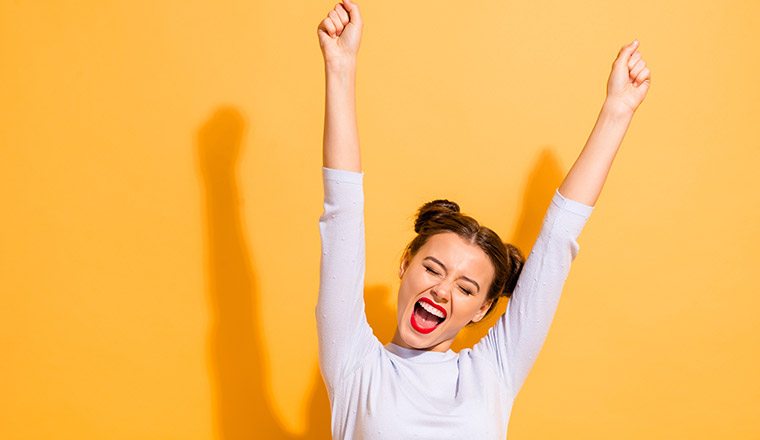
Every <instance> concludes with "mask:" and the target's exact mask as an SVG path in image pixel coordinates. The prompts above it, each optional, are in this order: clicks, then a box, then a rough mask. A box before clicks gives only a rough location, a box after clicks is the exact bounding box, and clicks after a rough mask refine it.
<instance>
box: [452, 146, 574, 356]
mask: <svg viewBox="0 0 760 440" xmlns="http://www.w3.org/2000/svg"><path fill="white" fill-rule="evenodd" d="M563 177H564V175H563V173H562V170H561V169H560V166H559V162H558V161H557V157H556V156H555V155H554V153H553V152H552V151H551V149H550V148H549V147H543V149H542V150H541V154H540V155H539V156H538V160H536V163H535V165H533V170H532V171H531V173H530V175H529V176H528V181H527V183H526V184H525V192H524V193H523V201H522V210H521V211H520V218H519V219H518V221H517V224H516V225H515V230H514V231H513V232H512V236H511V238H508V236H507V235H506V234H505V235H501V234H500V236H501V238H502V240H505V241H508V242H509V243H511V244H513V245H515V246H517V248H518V249H520V251H521V252H522V253H523V255H524V256H525V257H527V256H528V254H530V250H531V249H532V248H533V244H534V243H535V242H536V238H538V233H539V232H540V230H541V223H542V222H543V220H544V215H545V214H546V210H547V209H548V208H549V203H551V200H552V197H553V196H554V190H556V189H557V188H559V185H560V184H561V183H562V179H563ZM486 226H488V225H486ZM495 307H496V308H495V309H494V310H492V311H491V313H490V314H489V315H488V317H487V318H486V319H483V320H482V321H480V322H479V323H477V324H472V325H470V326H468V327H465V329H464V331H462V332H460V333H459V335H458V336H457V339H456V340H454V343H453V344H451V348H452V350H454V351H459V350H461V349H463V348H472V346H473V345H475V344H476V343H477V342H478V341H480V340H481V339H482V338H483V337H484V336H485V335H486V334H487V333H488V330H489V329H490V328H491V327H493V325H494V324H496V321H497V320H498V319H499V317H500V316H501V315H503V314H504V312H505V311H506V309H507V301H506V300H505V299H504V298H502V299H501V300H500V301H499V302H498V303H496V306H495Z"/></svg>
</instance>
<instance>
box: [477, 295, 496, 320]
mask: <svg viewBox="0 0 760 440" xmlns="http://www.w3.org/2000/svg"><path fill="white" fill-rule="evenodd" d="M491 304H493V300H490V301H486V302H485V303H484V304H483V306H482V307H481V308H480V310H478V313H476V314H475V316H473V317H472V322H479V321H480V320H481V319H483V317H484V316H486V313H488V309H490V308H491Z"/></svg>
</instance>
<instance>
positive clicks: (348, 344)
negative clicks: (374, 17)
mask: <svg viewBox="0 0 760 440" xmlns="http://www.w3.org/2000/svg"><path fill="white" fill-rule="evenodd" d="M362 27H363V21H362V17H361V13H360V12H359V6H358V5H357V4H356V3H354V2H353V1H352V0H344V2H343V3H338V4H337V5H336V6H335V9H334V10H331V11H330V12H329V13H328V16H327V18H325V19H324V20H323V21H322V22H321V23H320V24H319V27H318V30H317V33H318V35H319V43H320V47H321V49H322V54H323V56H324V60H325V75H326V107H325V130H324V139H323V142H324V150H323V168H322V172H323V182H324V192H325V194H324V196H325V198H324V213H323V214H322V216H321V217H320V219H319V228H320V233H321V237H322V256H321V264H320V266H321V267H320V285H319V299H318V301H317V308H316V318H317V330H318V334H319V365H320V369H321V372H322V377H323V378H324V381H325V384H326V386H327V391H328V395H329V398H330V404H331V411H332V435H333V438H340V439H344V438H352V439H353V438H361V439H406V438H410V439H411V438H419V439H436V440H440V439H504V438H506V435H507V423H508V421H509V415H510V412H511V410H512V404H513V402H514V399H515V397H516V395H517V393H518V391H519V390H520V387H521V386H522V384H523V382H524V381H525V378H526V376H527V375H528V372H529V371H530V369H531V367H532V366H533V363H534V361H535V359H536V357H537V356H538V352H539V351H540V350H541V347H542V345H543V343H544V340H545V338H546V334H547V332H548V330H549V326H550V324H551V321H552V319H553V317H554V312H555V310H556V307H557V303H558V301H559V296H560V293H561V291H562V286H563V284H564V282H565V279H566V278H567V274H568V271H569V270H570V264H571V262H572V261H573V259H574V258H575V256H576V255H577V253H578V249H579V246H578V243H577V241H576V239H577V238H578V236H579V235H580V233H581V230H582V229H583V226H584V225H585V223H586V221H587V220H588V218H589V215H590V214H591V212H592V210H593V206H594V204H595V203H596V201H597V198H598V197H599V193H600V192H601V190H602V186H603V185H604V181H605V179H606V177H607V173H608V172H609V170H610V166H611V165H612V161H613V159H614V157H615V154H616V152H617V150H618V148H619V147H620V144H621V142H622V140H623V136H624V135H625V132H626V130H627V128H628V126H629V124H630V122H631V119H632V118H633V114H634V112H635V110H636V109H637V108H638V106H639V105H640V104H641V102H642V100H643V99H644V96H645V95H646V93H647V91H648V89H649V85H650V79H651V76H650V72H649V69H648V68H647V67H646V63H645V62H644V60H642V58H641V53H640V52H638V51H637V50H636V49H637V47H638V41H634V42H632V43H630V44H627V45H625V46H623V47H622V48H621V49H620V52H619V53H618V55H617V58H616V60H615V62H614V63H613V65H612V72H611V73H610V77H609V80H608V82H607V97H606V99H605V101H604V104H603V105H602V109H601V111H600V113H599V116H598V119H597V121H596V124H595V125H594V128H593V130H592V132H591V135H590V136H589V138H588V141H587V142H586V145H585V146H584V148H583V150H582V151H581V153H580V155H579V157H578V159H577V160H576V162H575V163H574V164H573V166H572V168H571V169H570V171H569V173H568V174H567V176H566V177H565V179H564V181H563V182H562V184H561V185H560V187H559V188H558V189H557V190H556V191H555V194H554V197H553V199H552V201H551V204H550V206H549V208H548V210H547V212H546V215H545V217H544V221H543V224H542V226H541V231H540V233H539V236H538V238H537V240H536V243H535V245H534V246H533V249H532V251H531V253H530V255H529V256H528V258H527V261H525V262H524V264H523V257H522V255H521V254H520V252H519V251H518V250H517V249H516V248H514V247H512V246H511V245H508V244H504V243H502V241H501V240H500V239H499V237H498V235H496V234H495V233H494V232H493V231H491V230H490V229H488V228H486V227H484V226H481V225H480V224H478V222H477V221H475V220H474V219H472V218H471V217H468V216H465V215H463V214H462V213H460V212H459V207H458V206H457V205H456V204H455V203H453V202H449V201H446V200H436V201H433V202H430V203H427V204H425V205H424V206H422V207H421V208H420V210H419V212H418V215H417V219H416V222H415V231H416V232H417V233H418V235H417V237H416V238H415V239H414V240H412V242H411V243H409V245H408V246H407V247H406V251H405V253H404V256H403V257H402V261H401V265H400V268H399V277H400V279H401V284H400V287H399V292H398V327H397V330H396V333H395V335H394V337H393V340H392V342H390V343H389V344H387V345H385V346H383V345H382V344H381V343H380V342H379V341H378V340H377V339H376V338H375V337H374V335H373V334H372V329H371V328H370V327H369V325H368V324H367V320H366V318H365V314H364V300H363V296H362V294H363V287H364V286H363V284H364V218H363V190H362V179H363V175H364V174H363V173H362V171H361V164H360V159H359V137H358V131H357V126H356V114H355V99H354V97H355V90H354V89H355V78H356V76H355V74H356V62H357V53H358V50H359V44H360V40H361V33H362ZM513 291H514V293H513ZM501 296H506V297H510V300H509V302H508V304H507V309H506V312H505V313H504V315H502V316H501V317H500V318H499V320H498V322H497V323H496V324H495V325H494V326H493V327H492V328H491V329H490V331H489V332H488V335H487V336H486V337H484V338H483V339H482V340H480V341H479V342H478V343H477V344H476V345H475V346H474V347H473V348H472V349H465V350H462V351H460V352H459V353H455V352H453V351H452V350H450V349H449V347H450V346H451V343H452V341H453V340H454V337H455V336H456V335H457V333H458V332H459V331H460V330H461V329H462V328H463V327H464V326H465V325H467V324H469V323H471V322H477V321H480V320H481V319H482V318H483V317H484V316H485V315H486V314H487V313H488V312H489V311H490V310H491V309H492V308H493V305H494V303H495V302H496V301H497V300H498V298H499V297H501Z"/></svg>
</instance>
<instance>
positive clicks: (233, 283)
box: [196, 107, 562, 440]
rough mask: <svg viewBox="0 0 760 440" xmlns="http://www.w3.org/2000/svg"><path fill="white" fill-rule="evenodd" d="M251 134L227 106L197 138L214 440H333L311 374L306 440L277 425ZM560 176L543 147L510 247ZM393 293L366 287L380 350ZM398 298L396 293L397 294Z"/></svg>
mask: <svg viewBox="0 0 760 440" xmlns="http://www.w3.org/2000/svg"><path fill="white" fill-rule="evenodd" d="M245 132H246V127H245V121H244V119H243V116H242V115H241V113H240V112H239V111H238V110H237V109H235V108H233V107H222V108H219V109H217V110H216V112H214V114H213V115H212V116H211V117H210V118H209V119H208V120H207V121H206V122H205V123H204V124H203V126H201V128H200V129H199V130H198V133H197V145H196V147H197V155H198V156H197V158H198V164H199V166H200V175H201V180H202V182H201V183H202V188H203V194H204V195H203V197H204V204H203V231H204V235H205V237H204V238H205V241H204V243H205V255H206V260H205V267H206V282H207V285H206V292H207V294H208V296H207V298H208V307H209V313H210V320H209V325H210V328H209V338H208V347H207V349H208V352H207V353H208V354H207V358H208V360H209V377H210V383H211V398H212V408H213V415H212V417H213V421H212V424H213V426H214V429H215V437H216V438H219V439H222V440H231V439H252V438H265V439H273V440H279V439H285V440H288V439H303V440H312V439H313V440H317V439H320V440H329V439H330V405H329V401H328V398H327V393H326V390H325V387H324V384H323V382H322V377H321V375H320V373H319V367H318V366H315V367H314V373H313V376H314V377H313V380H312V383H313V386H312V389H311V390H310V391H309V400H308V402H309V406H308V407H309V408H310V415H309V421H308V424H307V431H306V433H305V434H304V435H302V436H297V435H294V434H291V433H289V432H288V431H287V430H286V429H285V427H284V426H283V425H282V423H280V421H279V419H278V417H277V415H276V413H275V411H274V410H273V408H274V404H273V402H272V401H271V399H270V394H269V392H268V390H267V383H268V380H269V372H268V371H267V365H268V364H267V356H266V352H265V347H264V340H263V334H262V327H261V323H260V320H261V318H260V316H259V315H258V314H257V313H258V304H259V303H260V301H259V299H260V294H261V293H260V291H259V289H258V286H257V283H256V274H255V271H254V261H253V256H252V255H251V252H250V251H249V244H248V241H247V240H246V237H245V234H244V232H243V231H244V229H243V222H242V216H241V212H240V199H239V197H240V195H239V190H238V174H237V165H238V160H239V158H240V154H241V149H242V146H243V138H244V135H245ZM561 179H562V173H561V171H560V168H559V165H558V163H557V160H556V158H555V156H554V155H553V153H551V151H550V150H549V149H548V148H544V150H543V151H542V153H541V155H540V157H539V159H538V161H537V163H536V165H535V166H534V168H533V172H532V173H531V175H530V177H529V179H528V182H527V185H526V189H525V195H524V197H523V206H522V211H521V213H520V219H519V221H518V222H517V226H516V229H515V231H514V232H513V234H512V238H511V243H513V244H514V245H516V246H517V247H518V248H520V250H521V251H523V254H525V255H527V254H528V253H529V252H530V248H531V247H532V246H533V243H534V242H535V239H536V237H537V236H538V232H539V229H540V226H541V221H542V220H543V216H544V214H545V213H546V209H547V207H548V206H549V202H550V200H551V198H552V195H553V191H554V189H555V188H557V187H558V186H559V184H560V182H561ZM389 294H390V289H389V288H388V287H386V286H382V285H377V286H370V287H366V288H365V291H364V297H365V302H366V311H367V312H366V313H367V321H368V322H369V324H370V326H371V327H372V329H373V331H374V333H375V336H376V337H377V338H378V339H379V340H380V341H381V342H382V343H383V344H385V343H387V342H389V341H390V340H391V338H392V337H393V333H394V331H395V329H396V311H395V309H394V308H391V307H388V305H387V304H388V303H387V298H388V295H389ZM394 295H395V293H394ZM505 308H506V301H503V300H502V301H501V304H499V305H498V306H497V310H494V311H493V312H492V315H491V316H489V318H488V319H487V320H484V322H481V323H479V324H477V325H474V326H470V327H468V328H466V330H465V331H464V332H462V333H461V334H460V336H459V337H458V338H457V340H456V341H454V344H453V346H452V349H454V350H455V351H459V350H461V349H462V348H466V347H472V345H474V344H475V343H476V342H477V341H479V340H480V339H481V338H482V337H483V336H485V334H486V333H487V332H488V329H489V328H490V327H491V326H492V325H493V324H494V323H495V322H496V320H497V319H498V317H499V316H501V315H502V314H503V313H504V310H505Z"/></svg>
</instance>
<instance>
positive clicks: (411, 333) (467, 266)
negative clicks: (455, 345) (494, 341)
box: [393, 232, 494, 351]
mask: <svg viewBox="0 0 760 440" xmlns="http://www.w3.org/2000/svg"><path fill="white" fill-rule="evenodd" d="M493 276H494V268H493V264H492V263H491V260H490V259H489V258H488V255H486V253H485V252H483V250H482V249H480V248H479V247H478V246H477V245H474V244H471V243H469V242H467V241H466V240H464V239H463V238H461V237H460V236H459V235H457V234H455V233H453V232H442V233H440V234H436V235H433V236H432V237H430V238H428V240H427V242H426V243H425V244H424V245H423V246H422V247H421V248H420V249H419V250H418V251H417V254H416V255H415V256H414V257H413V258H412V259H411V260H409V256H408V255H405V256H404V258H403V260H402V262H401V267H400V269H399V277H400V278H401V286H400V287H399V291H398V328H397V329H396V334H395V335H394V336H393V343H394V344H396V345H400V346H402V347H405V348H414V349H418V350H433V351H446V350H448V349H449V347H450V346H451V342H452V341H453V340H454V337H455V336H456V335H457V333H459V330H461V329H462V328H463V327H464V326H465V325H467V324H468V323H470V321H474V322H477V321H480V320H481V319H482V318H483V316H484V315H485V314H486V312H487V311H488V307H489V306H490V302H486V295H487V293H488V289H489V288H490V286H491V281H492V280H493Z"/></svg>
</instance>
